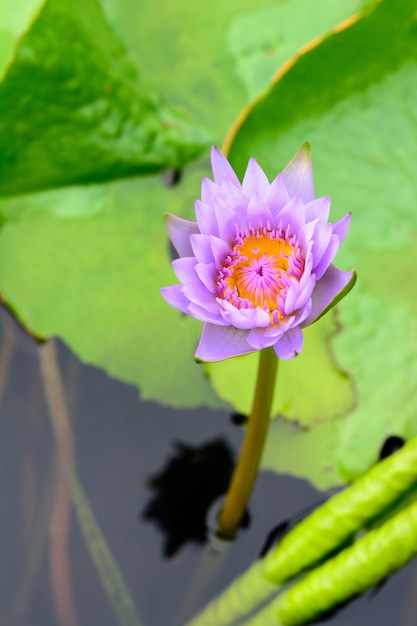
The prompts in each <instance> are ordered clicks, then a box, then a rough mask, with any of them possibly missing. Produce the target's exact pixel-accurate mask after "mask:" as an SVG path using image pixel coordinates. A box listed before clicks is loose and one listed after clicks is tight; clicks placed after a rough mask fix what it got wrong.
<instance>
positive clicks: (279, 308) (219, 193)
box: [162, 144, 355, 361]
mask: <svg viewBox="0 0 417 626" xmlns="http://www.w3.org/2000/svg"><path fill="white" fill-rule="evenodd" d="M211 164H212V169H213V176H214V181H211V180H209V179H208V178H205V179H204V180H203V183H202V199H201V201H200V200H197V201H196V203H195V212H196V219H197V221H196V222H192V221H188V220H184V219H181V218H179V217H176V216H174V215H171V214H168V215H167V228H168V232H169V235H170V237H171V241H172V243H173V245H174V246H175V248H176V250H177V252H178V254H179V256H180V258H179V259H176V260H174V261H173V263H172V265H173V268H174V271H175V273H176V275H177V277H178V279H179V280H180V282H181V284H180V285H173V286H170V287H166V288H163V289H162V295H163V296H164V298H165V299H166V300H167V301H168V302H169V303H170V304H171V305H172V306H174V307H176V308H178V309H180V310H181V311H183V312H186V313H189V314H190V315H192V316H193V317H195V318H197V319H198V320H200V321H202V322H204V327H203V333H202V336H201V339H200V343H199V345H198V348H197V351H196V358H198V359H199V360H202V361H218V360H221V359H225V358H228V357H232V356H237V355H240V354H246V353H249V352H253V351H255V350H260V349H263V348H267V347H269V346H273V347H274V349H275V352H276V354H277V355H278V356H279V357H280V358H282V359H289V358H292V357H294V356H296V355H297V354H298V353H300V352H301V349H302V344H303V334H302V329H303V328H305V327H306V326H309V325H310V324H312V323H313V322H314V321H315V320H317V319H318V318H319V317H320V316H321V315H322V314H323V313H324V312H325V311H326V310H328V309H329V308H330V307H331V306H333V305H334V304H335V303H336V302H337V301H338V300H339V299H340V298H341V297H343V295H345V293H347V292H348V291H349V290H350V288H351V287H352V286H353V284H354V281H355V274H354V272H353V271H351V272H344V271H342V270H339V269H338V268H336V267H335V266H334V265H333V264H332V261H333V258H334V256H335V254H336V252H337V250H338V249H339V246H340V245H341V243H342V241H343V240H344V238H345V236H346V233H347V231H348V228H349V223H350V215H349V214H348V215H346V216H345V217H344V218H342V219H341V220H339V221H338V222H336V223H334V224H331V223H329V222H328V216H329V210H330V200H329V198H328V197H321V198H316V196H315V192H314V184H313V173H312V165H311V153H310V147H309V145H308V144H304V146H302V147H301V149H300V150H299V152H298V153H297V154H296V156H295V157H294V159H293V160H292V161H291V162H290V163H289V164H288V165H287V167H286V168H285V169H284V171H283V172H282V173H280V174H278V176H277V177H276V178H275V179H274V180H273V181H272V183H269V181H268V179H267V177H266V175H265V173H264V172H263V170H262V169H261V167H260V166H259V165H258V163H257V162H256V161H255V160H254V159H250V161H249V164H248V167H247V170H246V173H245V175H244V178H243V182H242V184H241V183H240V182H239V180H238V178H237V176H236V174H235V172H234V171H233V169H232V167H231V165H230V164H229V162H228V161H227V159H226V158H225V157H224V156H223V154H222V153H221V152H220V150H218V148H213V150H212V156H211Z"/></svg>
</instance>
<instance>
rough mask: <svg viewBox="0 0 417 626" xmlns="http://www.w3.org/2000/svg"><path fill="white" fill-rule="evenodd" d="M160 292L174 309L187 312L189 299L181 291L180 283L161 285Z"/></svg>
mask: <svg viewBox="0 0 417 626" xmlns="http://www.w3.org/2000/svg"><path fill="white" fill-rule="evenodd" d="M161 294H162V297H163V298H164V299H165V300H166V301H167V302H168V304H170V305H171V306H173V307H175V308H176V309H179V310H180V311H182V312H183V313H188V305H189V304H190V301H189V300H188V298H186V297H185V296H184V294H183V292H182V285H171V286H170V287H162V289H161Z"/></svg>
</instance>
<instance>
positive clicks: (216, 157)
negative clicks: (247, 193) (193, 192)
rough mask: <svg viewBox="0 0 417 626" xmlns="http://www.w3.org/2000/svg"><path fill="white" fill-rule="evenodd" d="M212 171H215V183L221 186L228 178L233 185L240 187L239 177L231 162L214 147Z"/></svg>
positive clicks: (212, 150)
mask: <svg viewBox="0 0 417 626" xmlns="http://www.w3.org/2000/svg"><path fill="white" fill-rule="evenodd" d="M211 169H212V170H213V176H214V181H215V182H216V183H217V184H218V185H220V184H221V182H222V181H223V180H224V179H225V178H227V179H229V180H230V182H231V183H233V184H234V185H236V186H237V187H240V182H239V179H238V177H237V176H236V174H235V172H234V170H233V168H232V166H231V165H230V163H229V161H228V160H227V159H226V157H225V156H224V154H222V152H221V151H220V150H219V148H217V147H216V146H213V147H212V149H211Z"/></svg>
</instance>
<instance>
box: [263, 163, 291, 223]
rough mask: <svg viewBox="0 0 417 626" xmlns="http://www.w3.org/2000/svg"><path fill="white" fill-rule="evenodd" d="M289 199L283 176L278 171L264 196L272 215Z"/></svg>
mask: <svg viewBox="0 0 417 626" xmlns="http://www.w3.org/2000/svg"><path fill="white" fill-rule="evenodd" d="M289 201H290V197H289V195H288V191H287V188H286V186H285V182H284V177H283V175H282V174H281V173H280V174H278V176H277V177H276V178H275V179H274V180H273V181H272V183H271V185H270V187H269V189H268V192H267V194H266V196H265V202H266V204H267V205H268V207H269V208H270V210H271V212H272V215H274V216H275V215H277V214H278V213H279V212H280V211H281V210H282V209H283V208H284V206H285V205H286V204H288V202H289Z"/></svg>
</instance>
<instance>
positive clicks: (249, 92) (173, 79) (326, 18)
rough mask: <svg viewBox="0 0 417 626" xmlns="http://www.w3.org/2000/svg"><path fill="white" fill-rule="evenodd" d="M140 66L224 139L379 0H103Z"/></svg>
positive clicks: (175, 101)
mask: <svg viewBox="0 0 417 626" xmlns="http://www.w3.org/2000/svg"><path fill="white" fill-rule="evenodd" d="M100 2H101V4H102V6H103V9H104V12H105V13H106V15H107V17H108V20H109V22H110V23H111V24H112V25H113V26H114V28H115V31H116V32H117V33H118V36H119V37H120V39H121V40H122V41H123V42H124V44H125V45H126V47H127V49H128V50H129V52H130V54H131V56H132V59H133V60H134V61H135V62H136V65H137V66H138V67H140V68H143V69H144V71H145V72H146V74H147V75H148V76H151V77H152V80H153V81H155V83H156V84H158V86H159V87H160V89H161V90H162V91H163V93H164V95H165V96H166V98H167V100H168V102H169V103H172V104H175V105H179V106H181V107H182V108H183V109H185V110H186V111H188V112H190V113H191V114H192V115H193V116H194V117H195V118H196V119H198V120H200V121H201V122H202V123H204V124H205V125H206V126H207V127H209V128H210V129H212V130H213V133H214V137H215V141H216V142H217V143H221V142H222V141H223V139H224V134H225V133H226V131H227V130H228V128H229V126H230V124H231V123H232V122H233V120H234V119H235V118H236V116H237V115H238V114H239V113H240V111H241V110H242V108H243V107H244V106H245V105H246V104H247V103H248V102H249V100H250V99H252V98H253V97H255V96H257V95H259V94H260V93H261V92H262V91H263V90H264V89H265V87H266V85H267V83H268V81H269V80H270V79H271V78H272V76H273V74H274V73H275V72H276V70H277V69H278V67H279V66H280V64H281V63H283V62H284V61H285V60H286V59H287V58H288V57H289V56H291V55H292V54H294V53H295V52H296V51H297V49H298V48H299V47H300V46H302V45H304V44H306V43H307V42H308V41H310V39H313V38H315V37H318V36H321V35H324V34H325V33H326V32H327V31H328V30H330V29H331V28H332V27H333V26H334V25H335V24H338V23H339V22H340V21H342V20H344V19H346V18H348V17H349V16H351V15H352V13H354V12H355V11H357V10H358V9H360V8H362V7H364V6H368V5H372V4H374V2H375V0H343V2H340V1H339V0H316V1H315V2H311V0H278V1H277V0H231V1H229V2H224V1H223V0H212V1H211V2H206V3H204V2H195V3H192V2H188V1H187V0H176V1H175V2H172V0H160V2H158V9H157V12H158V16H159V19H158V18H156V16H155V13H156V12H155V3H154V2H153V1H152V0H141V2H140V3H138V2H136V0H118V2H115V1H114V0H100Z"/></svg>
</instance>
